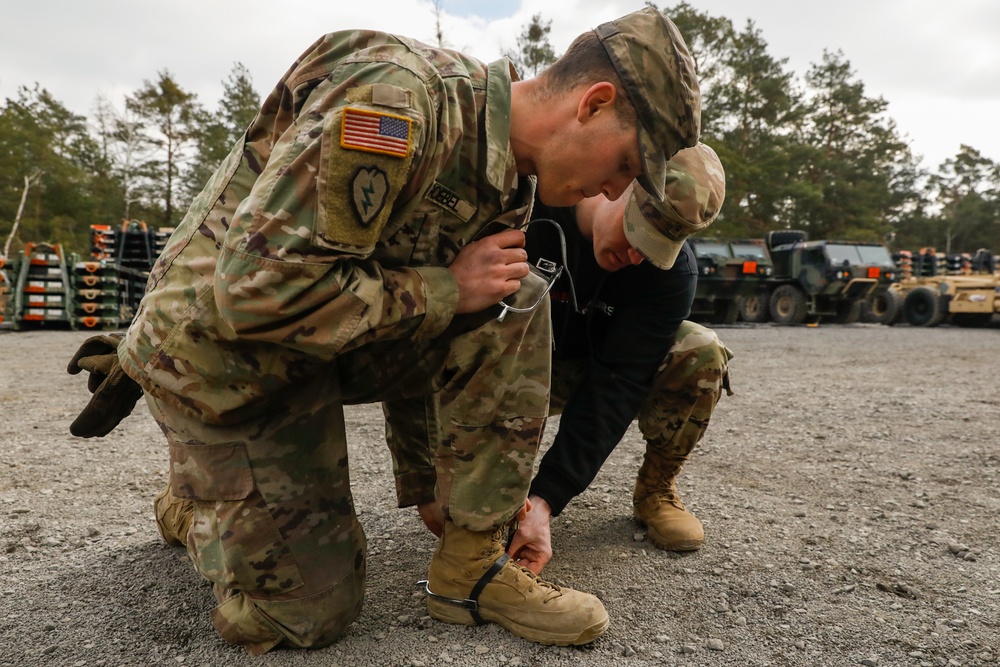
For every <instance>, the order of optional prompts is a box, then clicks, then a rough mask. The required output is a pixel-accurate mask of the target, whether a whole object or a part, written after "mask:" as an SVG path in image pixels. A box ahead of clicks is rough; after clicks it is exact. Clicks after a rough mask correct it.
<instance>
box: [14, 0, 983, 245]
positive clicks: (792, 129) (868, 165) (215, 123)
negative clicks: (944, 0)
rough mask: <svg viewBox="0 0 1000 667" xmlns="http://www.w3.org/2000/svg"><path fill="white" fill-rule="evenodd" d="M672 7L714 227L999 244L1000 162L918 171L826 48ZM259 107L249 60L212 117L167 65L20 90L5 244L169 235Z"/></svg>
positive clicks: (882, 114)
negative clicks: (134, 86)
mask: <svg viewBox="0 0 1000 667" xmlns="http://www.w3.org/2000/svg"><path fill="white" fill-rule="evenodd" d="M663 11H664V13H666V14H667V15H668V16H670V17H671V18H672V19H673V20H674V22H675V23H676V24H677V26H678V28H679V29H680V30H681V33H682V34H683V35H684V36H685V39H686V41H687V43H688V45H689V47H690V48H691V51H692V54H693V56H694V58H695V61H696V63H697V67H698V74H699V79H700V81H701V89H702V97H703V101H702V140H703V141H704V142H705V143H707V144H709V145H710V146H712V147H713V148H714V149H715V150H716V151H717V152H718V154H719V156H720V158H721V159H722V162H723V164H724V165H725V167H726V173H727V197H726V202H725V205H724V207H723V210H722V213H721V214H720V216H719V218H718V220H717V222H716V223H715V225H714V227H713V230H712V233H713V234H715V235H720V236H731V237H761V236H763V235H764V234H765V233H767V232H768V231H771V230H775V229H803V230H805V231H806V232H808V233H809V235H810V238H816V239H821V238H826V239H839V240H856V241H876V242H880V243H885V244H886V245H887V246H889V247H890V249H894V250H895V249H901V248H908V249H916V248H921V247H927V246H932V247H935V248H937V249H938V250H942V251H945V252H973V251H975V250H976V249H978V248H982V247H985V248H989V249H991V250H992V251H994V252H996V251H998V250H1000V249H998V248H996V247H994V246H996V245H997V240H998V234H1000V165H998V164H997V163H994V162H993V161H991V160H989V159H988V158H986V157H985V156H983V155H982V154H981V153H980V152H979V151H977V150H976V149H975V148H974V147H972V146H965V145H963V146H960V147H959V149H958V152H957V153H956V154H955V156H954V157H951V158H949V159H947V160H945V161H944V162H943V163H942V164H941V165H939V166H938V167H937V168H936V169H934V170H931V171H928V170H926V169H924V168H922V167H921V166H920V164H919V161H918V160H917V158H916V156H915V155H914V154H913V152H912V151H911V149H910V146H909V145H908V143H907V142H906V141H905V140H904V138H903V137H902V136H901V134H900V132H899V130H898V129H897V127H896V124H895V122H894V121H893V119H892V117H891V116H890V115H889V110H888V104H887V102H886V101H885V100H884V99H883V98H881V97H879V96H877V95H872V94H871V93H869V92H868V91H867V90H866V88H865V85H864V83H863V82H862V81H861V80H860V79H859V78H858V76H857V74H856V72H855V71H854V70H853V69H852V67H851V64H850V62H849V61H848V60H847V58H846V57H845V56H844V54H843V53H842V52H840V51H826V52H824V54H823V57H822V60H821V61H820V62H818V63H813V64H812V65H811V66H810V67H809V69H808V71H806V72H803V73H796V72H793V71H790V70H789V68H788V64H787V59H783V58H778V57H776V56H775V55H773V54H772V53H771V52H770V51H769V48H768V44H767V41H766V40H765V39H764V36H763V34H762V33H761V31H760V30H759V29H758V28H757V27H756V25H755V23H754V22H753V21H752V20H750V21H747V22H746V24H745V25H743V26H737V25H735V24H734V23H733V22H732V21H731V20H730V19H728V18H726V17H724V16H713V15H711V14H709V13H707V12H702V11H699V10H698V9H697V8H695V7H694V6H692V5H690V4H688V3H687V2H681V3H679V4H677V5H674V6H667V7H664V8H663ZM437 25H438V28H437V32H436V39H437V41H438V43H439V44H443V43H444V38H445V36H444V35H443V34H442V31H441V28H440V21H438V23H437ZM550 33H551V21H548V20H545V19H544V18H543V17H542V15H540V14H536V15H535V16H533V17H532V18H531V20H530V21H529V22H528V23H527V24H526V25H525V26H524V27H523V30H522V32H521V33H520V34H519V35H517V37H516V48H515V49H511V50H509V51H507V52H506V53H505V55H507V56H508V57H509V58H510V59H511V60H512V61H513V62H514V64H515V66H516V67H517V69H518V71H519V72H520V73H521V74H522V76H525V77H530V76H534V75H536V74H538V73H539V72H540V71H542V70H543V69H544V68H545V67H546V66H547V65H548V64H550V63H551V62H553V61H554V60H555V59H556V58H557V57H558V55H559V54H557V53H556V52H555V50H554V49H553V47H552V45H551V43H550V41H549V35H550ZM259 103H260V99H259V96H258V95H257V94H256V93H255V92H254V89H253V85H252V80H251V77H250V73H249V72H248V71H247V70H246V68H245V67H243V66H242V65H241V64H239V63H236V64H235V65H234V67H233V69H232V71H231V72H230V74H229V77H228V78H227V79H226V80H225V81H224V82H223V92H222V97H221V99H220V100H219V101H218V103H217V105H216V106H215V108H214V109H213V110H210V109H208V108H206V107H205V106H203V105H202V104H201V102H200V101H199V100H198V99H197V97H196V96H195V95H194V94H193V93H190V92H188V91H186V90H184V89H183V88H182V86H181V85H180V84H179V83H178V82H177V81H176V80H175V79H174V77H173V76H172V75H171V74H170V72H169V71H168V70H163V71H161V72H159V73H158V75H157V77H156V79H154V80H147V81H144V82H143V85H142V87H141V88H140V89H139V90H137V91H136V92H134V93H133V94H131V95H128V96H126V97H125V101H124V106H123V107H121V108H117V107H115V105H114V104H112V103H111V102H110V101H109V100H107V99H105V98H100V97H99V98H98V100H97V104H96V109H95V111H94V113H93V115H92V117H90V118H87V117H84V116H80V115H77V114H75V113H73V112H71V111H70V110H68V109H66V108H65V107H64V106H63V105H62V104H61V103H60V102H59V101H58V100H56V99H55V98H54V97H53V96H52V95H51V94H50V93H49V92H48V91H47V90H45V89H44V88H42V87H41V86H40V85H39V84H35V85H34V86H33V87H22V88H21V89H19V90H18V93H17V97H16V99H7V100H6V102H5V104H4V106H3V107H2V108H0V155H2V156H3V159H2V160H0V238H6V237H7V235H8V232H9V230H10V228H11V225H12V224H13V221H14V219H15V217H16V215H17V211H18V210H19V206H20V209H21V210H22V211H23V212H22V215H21V226H20V230H19V232H18V238H22V239H27V240H45V241H53V242H59V243H63V244H64V245H66V246H68V247H69V248H70V249H71V250H74V251H76V252H81V253H86V252H87V250H88V247H89V243H88V233H89V226H90V225H91V224H116V223H117V222H119V221H121V220H122V219H142V220H145V221H147V222H148V223H149V224H150V225H152V226H165V227H172V226H175V225H176V224H177V223H178V222H179V220H180V218H181V217H182V216H183V214H184V211H185V209H186V207H187V205H188V203H189V202H190V201H191V199H192V198H193V197H194V195H196V194H197V193H198V191H199V190H200V189H201V187H202V185H203V184H204V183H205V181H206V180H207V179H208V177H209V176H210V175H211V173H212V171H214V169H215V167H216V166H217V165H218V163H219V162H220V161H221V160H222V158H223V157H225V155H226V154H227V153H228V152H229V150H230V148H231V146H232V144H233V142H234V141H236V140H237V139H238V138H239V137H240V136H241V135H242V133H243V131H244V129H245V128H246V126H247V125H248V124H249V122H250V121H251V120H252V119H253V117H254V115H255V113H256V111H257V108H258V106H259ZM29 178H32V179H33V180H32V181H31V185H30V187H29V180H28V179H29ZM26 188H27V195H26V196H25V189H26ZM22 199H23V200H24V201H23V203H22ZM14 248H15V252H16V248H17V243H16V242H15V245H14Z"/></svg>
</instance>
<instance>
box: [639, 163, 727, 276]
mask: <svg viewBox="0 0 1000 667" xmlns="http://www.w3.org/2000/svg"><path fill="white" fill-rule="evenodd" d="M664 190H665V195H664V197H663V198H662V199H659V200H657V199H656V198H654V197H653V196H652V195H651V194H649V193H647V192H646V191H645V190H644V189H643V188H640V187H633V188H632V194H631V195H629V198H628V202H627V203H626V204H625V237H626V238H627V239H628V241H629V243H631V244H632V247H633V248H635V249H636V250H638V251H639V253H640V254H641V255H642V256H643V257H645V258H646V259H648V260H649V261H650V263H652V264H653V265H654V266H656V267H658V268H661V269H669V268H670V267H671V266H673V265H674V260H676V259H677V253H679V252H680V250H681V246H682V245H684V239H686V238H687V237H688V236H690V235H691V234H695V233H697V232H700V231H702V230H704V229H705V228H706V227H708V226H709V225H710V224H712V222H713V221H714V220H715V218H716V217H717V216H718V215H719V209H720V208H722V201H723V200H724V199H725V198H726V172H725V171H724V170H723V169H722V163H721V162H719V156H718V155H716V154H715V151H714V150H712V149H711V148H710V147H709V146H706V145H705V144H698V145H697V146H695V147H693V148H685V149H684V150H682V151H680V152H678V153H677V154H676V155H674V157H673V158H672V159H671V160H670V161H669V162H667V164H666V184H665V186H664Z"/></svg>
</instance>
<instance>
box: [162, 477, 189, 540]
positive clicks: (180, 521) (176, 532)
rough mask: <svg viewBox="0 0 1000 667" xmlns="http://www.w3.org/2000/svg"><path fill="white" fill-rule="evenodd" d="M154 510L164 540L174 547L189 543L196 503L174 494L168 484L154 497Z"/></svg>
mask: <svg viewBox="0 0 1000 667" xmlns="http://www.w3.org/2000/svg"><path fill="white" fill-rule="evenodd" d="M153 512H154V513H155V514H156V527H157V528H159V529H160V537H162V538H163V541H164V542H166V543H167V544H169V545H170V546H172V547H182V546H184V545H185V544H187V534H188V530H189V529H190V528H191V521H192V519H194V504H192V502H191V501H190V500H188V499H187V498H178V497H176V496H174V494H173V493H171V491H170V485H169V484H167V486H166V487H164V489H163V490H162V491H160V492H159V493H158V494H156V498H154V499H153Z"/></svg>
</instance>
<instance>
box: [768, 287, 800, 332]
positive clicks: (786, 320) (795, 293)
mask: <svg viewBox="0 0 1000 667" xmlns="http://www.w3.org/2000/svg"><path fill="white" fill-rule="evenodd" d="M807 314H808V308H807V305H806V295H805V292H803V291H802V290H800V289H799V288H798V287H796V286H795V285H781V286H780V287H778V288H777V289H775V290H774V292H773V293H772V294H771V320H773V321H774V322H775V323H776V324H802V323H803V322H805V321H806V315H807Z"/></svg>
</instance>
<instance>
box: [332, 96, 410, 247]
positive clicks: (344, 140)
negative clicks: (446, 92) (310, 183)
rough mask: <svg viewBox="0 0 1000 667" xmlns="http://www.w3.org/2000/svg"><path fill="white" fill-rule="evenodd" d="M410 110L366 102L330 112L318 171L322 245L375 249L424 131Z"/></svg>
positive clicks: (355, 103)
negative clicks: (418, 140)
mask: <svg viewBox="0 0 1000 667" xmlns="http://www.w3.org/2000/svg"><path fill="white" fill-rule="evenodd" d="M404 114H405V110H403V109H396V108H386V107H382V106H378V105H375V104H365V103H362V102H354V103H351V104H350V105H348V106H345V107H342V108H340V109H336V110H334V111H332V112H331V113H330V114H329V116H328V118H327V119H326V121H325V123H324V125H323V138H322V148H321V153H320V164H319V174H318V181H319V182H318V186H319V188H318V189H319V202H318V203H319V206H318V210H317V216H318V218H317V221H316V222H317V224H316V232H315V235H316V238H314V242H316V243H317V245H320V246H322V247H327V248H332V249H334V250H341V251H345V252H350V253H357V254H367V253H370V252H371V251H372V250H373V249H374V248H375V243H376V242H377V241H378V239H379V236H380V235H381V234H382V230H383V229H384V228H385V226H386V223H387V222H388V220H389V216H390V214H391V213H392V208H393V202H394V201H395V199H396V197H397V196H398V195H399V192H400V190H401V189H402V187H403V185H404V183H405V182H406V179H407V176H408V173H409V169H410V164H411V163H412V161H413V155H414V144H415V142H416V140H417V139H418V137H419V136H420V123H419V121H417V120H415V119H414V118H411V117H409V116H407V115H404Z"/></svg>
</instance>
